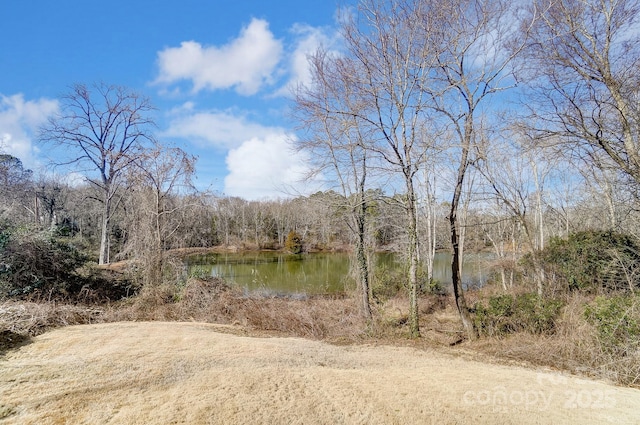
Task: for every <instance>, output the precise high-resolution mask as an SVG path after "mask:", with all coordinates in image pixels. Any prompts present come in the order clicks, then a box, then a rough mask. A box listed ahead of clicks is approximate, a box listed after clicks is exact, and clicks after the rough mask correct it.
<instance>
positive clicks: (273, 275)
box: [186, 252, 485, 295]
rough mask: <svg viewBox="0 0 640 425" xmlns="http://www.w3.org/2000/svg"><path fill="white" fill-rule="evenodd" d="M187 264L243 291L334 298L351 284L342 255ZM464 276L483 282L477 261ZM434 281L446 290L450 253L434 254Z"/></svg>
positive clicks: (238, 257) (207, 259)
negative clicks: (322, 295) (334, 295)
mask: <svg viewBox="0 0 640 425" xmlns="http://www.w3.org/2000/svg"><path fill="white" fill-rule="evenodd" d="M375 262H376V266H377V267H386V268H388V269H393V268H399V267H402V265H401V264H400V263H399V262H398V261H396V256H395V255H394V254H388V253H385V254H376V258H375ZM186 263H187V268H188V271H189V274H190V275H206V276H216V277H221V278H223V279H225V280H226V281H227V282H230V283H231V284H233V285H236V286H237V287H239V288H241V289H242V290H244V291H246V292H261V293H265V294H274V295H276V294H277V295H296V294H307V295H315V294H336V293H340V292H344V291H345V290H348V289H352V288H354V286H355V284H354V282H353V279H352V278H351V277H350V275H349V270H350V258H349V254H344V253H314V254H302V255H291V254H283V253H277V252H251V253H223V254H208V255H204V256H200V255H198V256H191V257H189V258H187V260H186ZM464 275H465V276H464V281H465V284H466V285H470V284H473V285H478V284H482V283H484V280H485V273H484V272H483V270H482V267H481V261H479V260H477V259H476V260H474V258H473V257H470V258H469V259H468V260H467V261H466V263H465V267H464ZM434 278H435V279H436V280H438V281H439V282H441V283H442V284H444V285H445V286H446V285H450V284H451V256H450V255H449V254H446V253H438V254H436V258H435V264H434Z"/></svg>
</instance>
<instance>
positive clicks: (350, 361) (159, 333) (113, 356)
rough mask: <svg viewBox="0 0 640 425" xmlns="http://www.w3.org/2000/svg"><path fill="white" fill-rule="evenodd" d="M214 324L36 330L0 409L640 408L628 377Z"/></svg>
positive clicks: (583, 417) (15, 364)
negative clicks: (607, 379)
mask: <svg viewBox="0 0 640 425" xmlns="http://www.w3.org/2000/svg"><path fill="white" fill-rule="evenodd" d="M220 331H223V332H224V333H221V332H220ZM226 331H227V328H222V327H221V325H208V324H202V323H166V322H154V323H149V322H145V323H113V324H100V325H88V326H73V327H66V328H61V329H56V330H54V331H51V332H48V333H46V334H44V335H41V336H38V337H36V338H34V341H33V342H32V343H31V344H29V345H27V346H24V347H22V348H20V350H17V351H14V352H11V353H9V354H8V356H7V357H6V358H5V359H4V360H2V361H0V418H3V419H0V422H2V423H3V424H7V425H8V424H12V425H13V424H20V425H23V424H38V425H42V424H63V423H69V424H71V423H73V424H76V423H77V424H81V423H85V424H89V423H91V424H94V423H95V424H127V425H131V424H169V423H171V424H195V425H199V424H222V423H224V424H231V423H232V424H283V423H288V424H307V425H309V424H311V425H315V424H336V423H340V424H372V423H374V424H408V423H421V424H428V423H434V424H435V423H446V424H456V423H458V424H463V423H476V424H540V423H554V424H572V423H581V424H590V423H593V424H601V423H633V421H635V420H637V413H638V411H640V392H639V391H637V390H633V389H629V388H616V387H612V386H610V385H607V384H605V383H602V382H596V381H588V380H581V379H576V378H574V377H570V376H565V375H561V374H558V373H552V372H548V371H540V370H538V371H535V370H531V369H525V368H521V367H512V366H503V365H496V364H486V363H479V362H476V361H472V360H468V359H465V358H462V357H456V356H451V355H448V354H444V353H442V352H438V351H434V350H416V349H413V348H408V347H392V346H379V345H378V346H370V345H351V346H347V347H345V346H336V345H328V344H325V343H323V342H317V341H310V340H307V339H300V338H271V337H269V338H256V337H252V338H247V337H242V336H238V335H231V334H229V333H227V332H226ZM578 396H579V397H578ZM586 396H588V397H586Z"/></svg>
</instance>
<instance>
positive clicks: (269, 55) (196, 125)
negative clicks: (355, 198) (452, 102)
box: [0, 0, 349, 199]
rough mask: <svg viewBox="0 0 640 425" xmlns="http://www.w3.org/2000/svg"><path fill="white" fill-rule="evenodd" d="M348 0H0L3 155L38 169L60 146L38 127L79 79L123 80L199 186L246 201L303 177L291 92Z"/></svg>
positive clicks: (295, 185) (285, 191)
mask: <svg viewBox="0 0 640 425" xmlns="http://www.w3.org/2000/svg"><path fill="white" fill-rule="evenodd" d="M348 3H349V0H304V1H299V0H298V1H293V0H270V1H265V0H235V1H222V0H180V1H177V0H153V1H151V0H146V1H145V0H111V1H109V2H98V1H95V0H89V1H87V0H84V1H80V0H56V1H52V0H2V1H0V16H2V18H3V19H2V21H3V24H2V30H3V35H2V37H0V151H2V152H4V153H8V154H11V155H13V156H16V157H18V158H19V159H20V160H22V162H23V164H24V165H25V167H26V168H30V169H32V170H34V171H35V172H36V173H37V172H40V171H42V170H50V169H51V167H50V165H49V164H50V161H52V160H53V161H55V159H56V157H57V155H59V153H58V152H56V151H55V149H53V148H52V147H50V146H44V145H41V144H39V143H38V141H37V129H38V127H39V126H41V125H42V124H44V123H45V122H46V120H47V118H48V117H49V116H51V115H52V114H55V113H56V111H57V110H58V107H59V103H58V99H59V98H60V96H62V95H64V94H65V93H69V92H70V87H71V86H72V85H73V84H76V83H83V84H87V85H91V84H93V83H100V82H102V83H106V84H113V85H120V86H125V87H127V88H129V89H131V90H133V91H135V92H137V93H140V94H143V95H145V96H147V97H149V98H150V100H151V103H152V104H153V105H154V106H155V107H156V108H157V110H156V111H155V113H154V116H153V118H154V119H155V121H156V124H157V126H158V127H157V129H156V132H155V135H156V137H157V138H158V139H159V140H160V141H161V142H163V143H166V144H168V145H173V146H177V147H180V148H182V149H183V150H185V151H186V152H188V153H190V154H192V155H195V156H196V157H197V164H196V173H197V175H196V181H195V182H196V185H197V187H199V188H201V189H209V190H212V191H214V192H216V193H217V194H219V195H228V196H238V197H242V198H245V199H266V198H278V197H287V196H291V194H296V193H305V192H309V191H313V190H317V189H318V188H320V186H317V185H314V184H313V183H311V184H309V183H307V184H302V183H300V180H301V178H302V176H303V175H304V174H305V172H306V171H307V165H306V164H307V160H308V158H307V157H305V154H303V153H300V152H295V150H294V149H292V146H293V145H294V142H295V140H296V134H295V129H296V124H295V122H293V121H292V120H291V118H290V114H288V109H289V108H290V107H291V96H290V88H291V87H292V86H295V85H296V84H297V83H299V82H305V81H307V79H308V70H307V63H306V55H307V54H309V53H311V52H313V51H314V50H315V49H316V48H318V47H319V46H320V45H323V46H325V47H328V48H331V47H332V46H335V45H336V44H339V38H338V36H337V23H336V16H337V11H338V6H339V5H342V6H344V5H345V4H347V5H348Z"/></svg>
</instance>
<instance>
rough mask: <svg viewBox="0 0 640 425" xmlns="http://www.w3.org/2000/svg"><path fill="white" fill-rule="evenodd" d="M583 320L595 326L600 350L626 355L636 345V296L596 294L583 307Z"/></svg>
mask: <svg viewBox="0 0 640 425" xmlns="http://www.w3.org/2000/svg"><path fill="white" fill-rule="evenodd" d="M584 315H585V318H586V319H587V321H588V322H589V323H590V324H592V325H593V326H595V328H596V331H597V335H598V342H599V344H600V348H601V349H602V351H603V352H605V353H609V354H614V355H617V356H622V357H624V356H627V355H629V354H631V353H635V352H637V350H638V349H639V348H640V297H638V296H637V295H619V296H614V297H597V298H596V299H595V300H594V301H593V302H592V303H590V304H588V305H587V306H586V307H585V310H584Z"/></svg>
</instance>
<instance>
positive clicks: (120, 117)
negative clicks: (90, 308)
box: [40, 84, 153, 264]
mask: <svg viewBox="0 0 640 425" xmlns="http://www.w3.org/2000/svg"><path fill="white" fill-rule="evenodd" d="M152 110H153V108H152V106H151V105H150V103H149V100H148V99H146V98H144V97H142V96H140V95H139V94H137V93H134V92H131V91H129V90H128V89H126V88H124V87H118V86H111V85H106V84H95V85H93V86H92V87H87V86H85V85H83V84H76V85H75V86H73V88H72V90H71V92H70V93H69V94H67V95H65V96H63V97H62V105H61V110H60V112H59V113H58V114H57V115H55V116H53V117H51V118H50V119H49V122H48V124H46V125H44V126H43V127H42V128H41V131H40V140H41V141H43V142H50V143H53V144H55V145H57V146H59V147H61V148H63V149H61V151H63V152H62V153H61V155H65V154H66V155H68V158H67V160H65V161H61V162H60V164H64V165H70V164H75V165H77V166H79V167H80V170H81V171H82V172H84V173H85V177H86V179H87V180H88V181H89V182H90V183H91V184H93V185H94V186H96V187H97V188H98V189H99V190H100V192H101V194H102V197H101V199H100V201H101V202H102V223H101V231H100V233H101V239H100V258H99V263H100V264H105V263H109V231H110V224H111V218H112V215H113V212H114V206H115V203H116V195H117V193H118V188H119V187H120V185H121V183H122V180H123V177H124V174H125V171H126V170H127V169H128V168H129V167H130V166H131V164H132V163H133V162H134V161H135V159H136V158H137V157H138V155H139V154H140V152H141V151H142V150H143V148H144V145H145V144H146V143H147V142H150V141H152V140H153V136H152V134H151V131H150V130H151V127H152V126H153V121H152V119H151V118H150V117H149V114H150V112H151V111H152Z"/></svg>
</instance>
